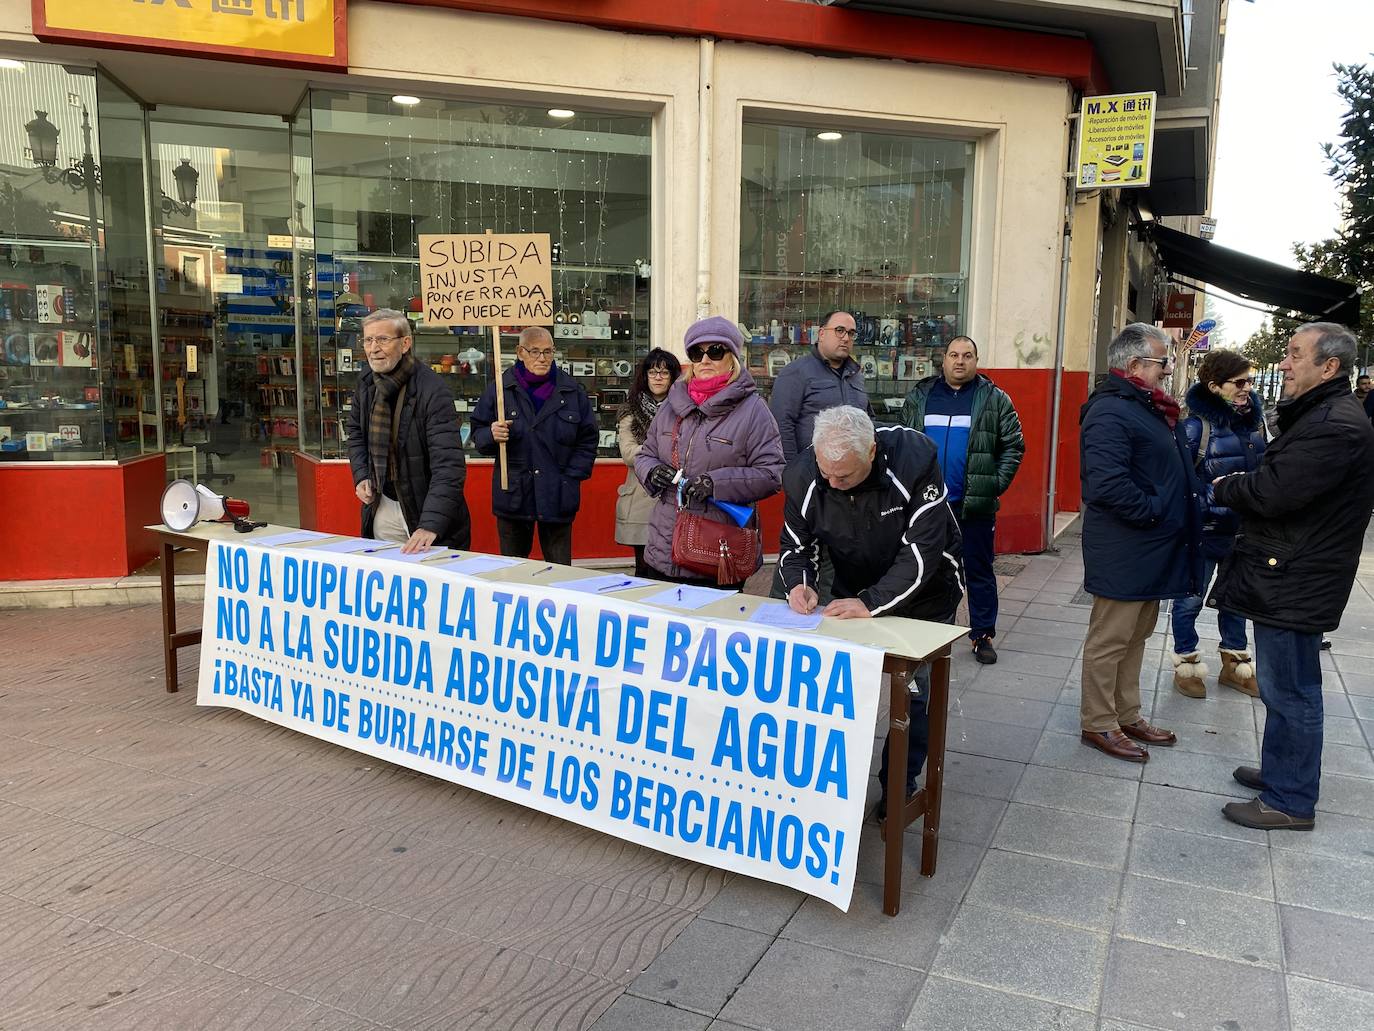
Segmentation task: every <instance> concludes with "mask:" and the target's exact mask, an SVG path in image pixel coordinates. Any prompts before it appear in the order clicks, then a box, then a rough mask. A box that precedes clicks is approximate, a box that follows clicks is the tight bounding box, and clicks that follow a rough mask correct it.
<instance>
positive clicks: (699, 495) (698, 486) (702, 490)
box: [682, 473, 716, 505]
mask: <svg viewBox="0 0 1374 1031" xmlns="http://www.w3.org/2000/svg"><path fill="white" fill-rule="evenodd" d="M715 489H716V486H715V484H714V483H712V482H711V477H709V476H707V475H706V474H705V473H702V474H701V475H700V476H693V477H692V478H691V479H690V480H688V481H687V486H685V487H683V488H682V499H683V500H684V501H686V502H688V503H690V504H699V505H704V504H705V503H706V499H707V498H709V497H710V496H711V495H712V494H713V493H714V492H715Z"/></svg>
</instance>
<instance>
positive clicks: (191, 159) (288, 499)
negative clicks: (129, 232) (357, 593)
mask: <svg viewBox="0 0 1374 1031" xmlns="http://www.w3.org/2000/svg"><path fill="white" fill-rule="evenodd" d="M149 131H150V139H151V145H152V148H151V149H152V173H151V178H152V181H153V184H154V186H153V190H154V194H155V197H156V201H157V213H156V216H155V218H156V220H157V229H156V232H155V247H154V251H155V257H156V274H157V307H158V337H159V360H160V363H161V368H162V395H161V405H160V410H161V416H162V429H163V439H164V441H165V444H166V451H167V475H168V476H169V477H175V476H184V477H187V478H190V477H191V476H192V475H193V474H194V475H195V476H197V477H198V478H199V479H200V480H201V481H203V482H208V483H215V484H227V483H230V482H233V483H234V484H235V486H234V491H235V492H237V493H239V494H241V495H242V496H245V497H251V498H252V502H253V511H254V514H255V515H257V514H258V513H261V516H260V518H266V519H269V520H271V521H275V522H286V523H292V522H294V521H295V520H296V517H297V505H296V484H295V469H294V464H293V461H292V458H291V456H292V453H293V452H294V451H295V450H296V449H297V447H298V446H299V444H300V425H301V390H300V387H301V382H300V377H299V356H298V354H297V349H296V330H297V313H296V302H295V298H296V297H297V296H298V293H297V284H296V281H295V266H294V256H293V255H294V241H295V237H296V235H297V231H298V229H299V226H298V224H297V218H296V212H297V210H298V209H297V207H296V205H295V201H294V197H293V186H294V184H293V179H292V175H291V152H290V147H291V139H290V133H289V131H288V127H287V126H286V125H285V124H284V123H283V122H282V120H281V119H280V118H271V117H268V116H262V115H246V114H234V113H227V112H208V111H199V110H196V111H192V110H177V109H173V108H166V107H161V108H159V109H158V110H157V111H156V112H155V113H154V115H153V116H152V117H151V119H150V121H149Z"/></svg>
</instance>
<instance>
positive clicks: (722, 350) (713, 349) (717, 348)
mask: <svg viewBox="0 0 1374 1031" xmlns="http://www.w3.org/2000/svg"><path fill="white" fill-rule="evenodd" d="M729 353H730V348H728V347H726V346H725V345H724V344H710V345H708V346H707V347H706V348H704V349H703V348H702V346H701V345H700V344H693V345H692V346H691V347H689V348H687V360H688V361H689V362H691V363H692V364H693V365H695V364H696V363H697V362H699V361H701V358H702V355H703V354H704V355H705V356H706V357H707V358H710V359H711V361H713V362H718V361H720V360H721V359H722V358H724V357H725V356H726V355H727V354H729Z"/></svg>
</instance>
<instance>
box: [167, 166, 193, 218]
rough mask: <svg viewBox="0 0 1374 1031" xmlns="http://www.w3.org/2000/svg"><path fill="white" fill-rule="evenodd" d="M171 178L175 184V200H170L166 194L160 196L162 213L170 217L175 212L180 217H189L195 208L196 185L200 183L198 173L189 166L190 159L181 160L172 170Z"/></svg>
mask: <svg viewBox="0 0 1374 1031" xmlns="http://www.w3.org/2000/svg"><path fill="white" fill-rule="evenodd" d="M172 178H173V179H175V180H176V184H177V199H176V200H172V198H171V197H169V196H167V194H166V193H164V194H163V195H162V211H163V213H164V214H167V215H170V214H172V213H173V212H176V213H177V214H180V215H189V214H190V213H191V210H192V209H193V208H194V207H195V206H196V192H197V189H198V187H197V184H198V183H199V182H200V173H199V172H197V171H196V169H195V166H194V165H192V164H191V159H190V158H182V159H181V164H179V165H177V166H176V168H174V169H172Z"/></svg>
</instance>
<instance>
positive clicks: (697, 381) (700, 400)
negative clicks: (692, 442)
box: [687, 369, 1178, 411]
mask: <svg viewBox="0 0 1374 1031" xmlns="http://www.w3.org/2000/svg"><path fill="white" fill-rule="evenodd" d="M734 374H735V370H734V369H731V370H729V371H728V372H722V373H721V374H720V375H719V376H693V377H692V378H691V379H690V380H688V381H687V393H688V395H689V396H690V397H691V398H692V400H693V401H695V402H696V404H697V407H700V406H701V405H704V404H705V403H706V402H707V401H709V400H711V398H713V397H715V396H716V395H717V394H719V393H720V392H721V390H723V389H724V388H725V385H726V384H727V383H729V382H730V377H731V376H733V375H734ZM1174 408H1175V411H1177V408H1178V406H1177V405H1175V406H1174Z"/></svg>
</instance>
